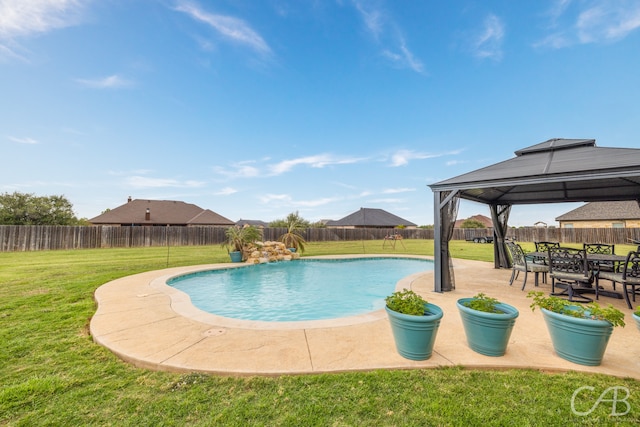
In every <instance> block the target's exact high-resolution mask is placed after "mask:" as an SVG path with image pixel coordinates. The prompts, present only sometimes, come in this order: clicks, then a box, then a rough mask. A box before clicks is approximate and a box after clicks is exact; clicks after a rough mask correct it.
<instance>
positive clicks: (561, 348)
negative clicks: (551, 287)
mask: <svg viewBox="0 0 640 427" xmlns="http://www.w3.org/2000/svg"><path fill="white" fill-rule="evenodd" d="M527 297H528V298H533V303H532V304H531V309H532V310H535V309H536V308H540V311H541V312H542V314H543V316H544V320H545V323H546V324H547V330H548V331H549V335H550V336H551V342H552V344H553V348H554V350H555V351H556V354H557V355H558V356H560V357H561V358H563V359H566V360H568V361H570V362H573V363H577V364H580V365H587V366H598V365H600V364H601V363H602V358H603V357H604V352H605V350H606V348H607V344H608V342H609V338H610V337H611V333H612V332H613V328H614V327H616V326H624V324H625V323H624V313H623V312H622V311H620V310H618V309H617V308H615V307H614V306H612V305H611V304H609V305H608V306H607V307H601V306H600V305H599V304H598V303H597V302H595V301H594V302H590V303H588V304H586V305H581V304H577V303H575V302H571V301H567V300H565V299H562V298H558V297H555V296H546V295H544V294H543V293H542V292H539V291H535V292H534V291H531V292H529V294H528V295H527Z"/></svg>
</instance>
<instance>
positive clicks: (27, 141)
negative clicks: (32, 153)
mask: <svg viewBox="0 0 640 427" xmlns="http://www.w3.org/2000/svg"><path fill="white" fill-rule="evenodd" d="M7 138H8V139H9V140H10V141H13V142H17V143H19V144H38V141H36V140H35V139H33V138H29V137H24V138H18V137H16V136H7Z"/></svg>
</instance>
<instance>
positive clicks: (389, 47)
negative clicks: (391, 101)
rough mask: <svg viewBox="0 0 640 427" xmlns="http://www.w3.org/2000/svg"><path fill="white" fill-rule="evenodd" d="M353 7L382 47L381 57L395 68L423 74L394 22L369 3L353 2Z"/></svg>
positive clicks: (358, 0)
mask: <svg viewBox="0 0 640 427" xmlns="http://www.w3.org/2000/svg"><path fill="white" fill-rule="evenodd" d="M353 5H354V7H355V8H356V10H357V11H358V13H359V14H360V16H361V18H362V20H363V21H364V24H365V27H366V28H367V31H369V33H370V34H371V35H372V36H373V38H374V39H375V40H376V41H377V42H378V44H380V45H381V46H382V50H381V52H382V56H383V57H385V58H387V59H388V60H390V61H391V62H392V63H393V65H394V66H395V67H398V68H409V69H411V70H413V71H415V72H417V73H421V74H422V73H424V65H423V64H422V62H421V61H420V60H419V59H418V58H416V56H415V55H414V54H413V52H412V51H411V50H410V49H409V47H408V46H407V43H406V41H405V39H404V37H403V36H402V31H401V30H400V29H399V27H398V25H397V23H396V22H394V21H393V20H392V19H391V18H390V17H389V16H388V15H387V14H385V13H384V11H383V10H382V9H381V8H379V7H377V5H373V4H372V3H371V2H366V1H363V0H353ZM385 24H387V25H385ZM385 27H389V28H390V30H385ZM384 39H387V40H384Z"/></svg>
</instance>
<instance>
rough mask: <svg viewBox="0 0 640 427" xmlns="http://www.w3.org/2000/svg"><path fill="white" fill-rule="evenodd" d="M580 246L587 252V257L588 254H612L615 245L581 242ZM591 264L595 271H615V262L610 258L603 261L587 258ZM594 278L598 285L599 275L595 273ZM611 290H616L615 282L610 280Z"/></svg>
mask: <svg viewBox="0 0 640 427" xmlns="http://www.w3.org/2000/svg"><path fill="white" fill-rule="evenodd" d="M582 248H583V249H584V250H585V252H586V254H587V258H589V255H592V254H593V255H613V254H614V253H615V245H609V244H605V243H583V245H582ZM589 262H591V263H592V264H593V267H594V269H595V270H597V271H599V272H600V271H607V272H615V271H616V268H617V266H616V262H615V261H610V260H603V261H594V260H591V259H590V260H589ZM595 278H596V286H599V285H600V283H599V281H600V277H599V275H598V274H596V275H595ZM612 283H613V290H614V291H615V290H616V282H614V281H612Z"/></svg>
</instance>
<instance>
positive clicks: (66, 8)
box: [0, 0, 89, 39]
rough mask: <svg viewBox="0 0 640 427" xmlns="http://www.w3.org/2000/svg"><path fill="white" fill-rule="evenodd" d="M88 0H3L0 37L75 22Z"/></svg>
mask: <svg viewBox="0 0 640 427" xmlns="http://www.w3.org/2000/svg"><path fill="white" fill-rule="evenodd" d="M88 3H89V1H88V0H2V1H1V2H0V38H3V39H13V38H17V37H25V36H31V35H33V34H37V33H45V32H48V31H51V30H55V29H59V28H65V27H69V26H72V25H76V24H78V23H79V21H80V20H81V12H82V10H83V8H84V6H85V4H88Z"/></svg>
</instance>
